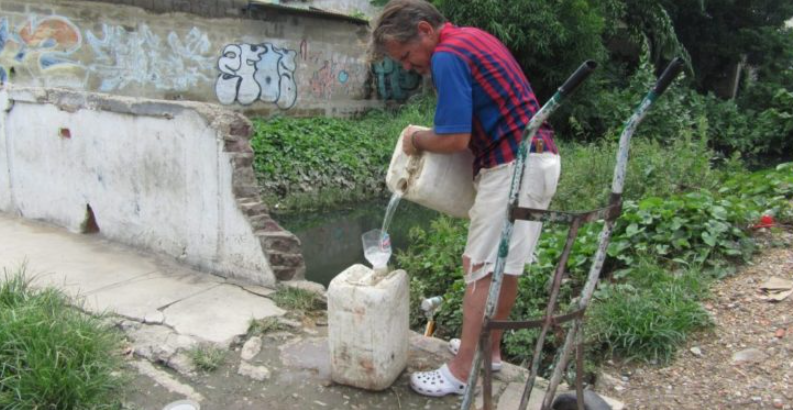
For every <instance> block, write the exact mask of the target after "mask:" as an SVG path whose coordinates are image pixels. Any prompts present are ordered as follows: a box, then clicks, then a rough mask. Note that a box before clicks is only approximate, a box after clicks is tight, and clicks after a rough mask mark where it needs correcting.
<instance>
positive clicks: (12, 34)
mask: <svg viewBox="0 0 793 410" xmlns="http://www.w3.org/2000/svg"><path fill="white" fill-rule="evenodd" d="M81 45H82V37H81V36H80V30H79V29H78V28H77V26H75V25H74V24H73V23H72V22H71V21H69V20H68V19H66V18H64V17H59V16H51V17H46V18H44V19H41V20H39V19H38V18H37V17H36V16H33V17H31V18H29V19H28V20H27V22H25V24H23V25H22V27H21V28H20V29H18V30H13V29H12V28H11V25H10V23H9V22H8V19H7V18H6V17H3V18H2V19H0V55H4V54H6V51H8V52H10V54H12V55H13V57H12V61H8V59H7V58H5V57H3V58H2V60H3V61H2V64H0V81H3V82H5V81H7V80H8V74H7V72H6V68H5V67H6V66H7V65H8V63H9V62H10V63H11V64H14V63H24V61H25V60H26V59H27V58H28V57H30V56H32V55H37V56H38V68H39V70H41V71H44V70H48V69H51V68H55V67H56V66H62V65H69V66H78V65H79V64H78V63H77V62H75V61H72V60H71V59H70V58H69V56H70V55H71V54H72V53H74V52H75V51H77V50H79V49H80V47H81Z"/></svg>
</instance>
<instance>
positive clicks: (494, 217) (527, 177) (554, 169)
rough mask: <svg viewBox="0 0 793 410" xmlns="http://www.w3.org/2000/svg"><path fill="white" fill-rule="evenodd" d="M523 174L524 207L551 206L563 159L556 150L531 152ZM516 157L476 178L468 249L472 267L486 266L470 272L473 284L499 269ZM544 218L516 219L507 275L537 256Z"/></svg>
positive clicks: (468, 278)
mask: <svg viewBox="0 0 793 410" xmlns="http://www.w3.org/2000/svg"><path fill="white" fill-rule="evenodd" d="M524 164H525V165H526V172H525V174H524V175H523V181H521V182H522V184H521V189H520V195H519V198H518V204H519V205H520V206H521V207H524V208H535V209H548V206H549V205H550V204H551V199H552V198H553V195H554V194H555V193H556V185H557V183H558V182H559V173H560V172H561V161H560V159H559V156H558V155H556V154H553V153H542V154H529V155H528V158H527V159H526V162H524ZM514 169H515V161H512V162H510V163H507V164H503V165H499V166H496V167H493V168H486V169H482V170H481V171H479V175H477V176H476V178H475V179H474V189H476V199H475V200H474V205H473V207H471V210H470V211H468V215H469V216H470V218H471V224H470V227H469V228H468V241H467V242H466V245H465V253H464V254H463V256H467V257H468V258H469V259H470V261H471V264H470V266H471V267H474V266H476V265H479V264H483V266H482V268H480V269H477V270H475V271H473V272H466V275H465V283H467V284H470V283H473V282H476V281H477V280H479V279H482V278H483V277H485V276H487V275H488V274H489V273H491V272H493V270H494V269H495V263H496V259H497V257H498V245H499V242H500V241H501V232H502V231H503V229H504V225H505V223H506V217H507V202H508V201H509V189H510V185H511V184H512V173H513V170H514ZM541 230H542V223H541V222H528V221H515V226H514V228H513V230H512V238H511V240H510V243H509V256H508V257H507V263H506V265H505V266H504V273H505V274H507V275H520V274H522V273H523V271H524V268H525V265H527V264H529V263H531V262H532V260H533V255H534V248H535V247H536V246H537V241H538V240H539V239H540V231H541Z"/></svg>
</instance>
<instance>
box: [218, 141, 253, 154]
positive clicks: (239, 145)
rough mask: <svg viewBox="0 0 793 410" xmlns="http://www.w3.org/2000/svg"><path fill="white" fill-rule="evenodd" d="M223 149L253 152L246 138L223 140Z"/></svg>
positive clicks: (226, 150)
mask: <svg viewBox="0 0 793 410" xmlns="http://www.w3.org/2000/svg"><path fill="white" fill-rule="evenodd" d="M223 151H225V152H241V153H253V148H251V144H250V143H248V140H233V139H228V140H226V141H224V144H223Z"/></svg>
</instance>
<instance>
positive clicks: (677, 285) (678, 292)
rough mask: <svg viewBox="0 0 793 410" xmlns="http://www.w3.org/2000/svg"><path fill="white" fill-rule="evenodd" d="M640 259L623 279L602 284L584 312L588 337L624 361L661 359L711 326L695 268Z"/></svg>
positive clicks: (704, 291)
mask: <svg viewBox="0 0 793 410" xmlns="http://www.w3.org/2000/svg"><path fill="white" fill-rule="evenodd" d="M640 264H641V266H640V268H638V269H634V270H633V271H632V273H631V277H630V278H623V279H624V281H623V282H621V283H620V282H616V283H612V284H608V285H605V286H603V285H602V284H601V288H600V290H599V291H598V293H597V295H596V296H597V299H598V300H596V301H595V302H594V303H593V305H592V309H591V311H590V312H588V314H589V315H590V322H591V325H590V326H589V327H588V329H589V331H590V337H591V338H592V339H593V342H595V344H600V345H602V346H604V347H605V348H606V349H607V350H609V351H611V352H612V353H616V354H617V355H619V356H620V357H623V358H626V359H628V360H631V359H638V360H641V361H645V362H650V363H666V362H668V361H669V360H670V359H671V358H672V357H673V356H674V353H675V351H676V350H677V347H678V346H680V345H682V344H683V342H684V341H685V340H686V338H687V337H688V335H690V334H691V333H693V332H694V331H697V330H701V329H705V328H708V327H710V326H711V325H712V321H711V319H710V317H709V316H708V314H707V312H706V311H705V310H704V309H703V308H702V306H701V305H700V303H699V302H700V301H701V300H702V299H703V298H705V297H707V296H708V287H709V280H708V279H707V278H706V275H703V274H702V273H701V272H700V271H699V270H698V269H688V270H685V271H680V272H674V273H670V272H667V271H666V270H664V269H663V268H661V267H659V266H657V265H654V264H653V263H652V262H649V261H642V262H640Z"/></svg>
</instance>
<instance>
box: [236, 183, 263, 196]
mask: <svg viewBox="0 0 793 410" xmlns="http://www.w3.org/2000/svg"><path fill="white" fill-rule="evenodd" d="M232 190H233V191H234V196H237V197H240V196H253V195H258V194H259V187H258V186H256V185H243V184H240V185H234V187H233V188H232Z"/></svg>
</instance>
